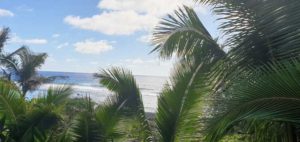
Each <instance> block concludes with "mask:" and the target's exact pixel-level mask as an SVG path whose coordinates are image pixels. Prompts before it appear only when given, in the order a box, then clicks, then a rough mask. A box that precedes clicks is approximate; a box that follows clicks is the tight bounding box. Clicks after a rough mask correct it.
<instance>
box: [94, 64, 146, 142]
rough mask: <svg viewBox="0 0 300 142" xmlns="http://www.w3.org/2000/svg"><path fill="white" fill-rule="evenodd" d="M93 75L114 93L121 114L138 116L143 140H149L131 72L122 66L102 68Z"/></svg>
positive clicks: (141, 105)
mask: <svg viewBox="0 0 300 142" xmlns="http://www.w3.org/2000/svg"><path fill="white" fill-rule="evenodd" d="M95 76H96V77H99V78H100V83H101V84H102V85H103V86H105V87H107V88H108V89H109V90H110V91H112V92H114V93H115V95H116V97H117V98H116V99H117V106H118V107H122V108H121V109H122V111H121V112H122V113H123V114H124V113H125V115H129V116H130V115H131V116H132V115H133V116H137V117H138V118H139V121H140V124H141V127H142V128H143V131H144V132H145V134H144V141H148V140H150V139H151V133H150V127H149V124H148V120H147V119H146V115H145V110H144V105H143V101H142V95H141V92H140V90H139V88H138V86H137V84H136V81H135V79H134V76H133V75H132V73H131V72H130V71H129V70H125V69H122V68H111V69H109V70H103V71H102V72H101V73H100V74H96V75H95ZM126 113H127V114H126Z"/></svg>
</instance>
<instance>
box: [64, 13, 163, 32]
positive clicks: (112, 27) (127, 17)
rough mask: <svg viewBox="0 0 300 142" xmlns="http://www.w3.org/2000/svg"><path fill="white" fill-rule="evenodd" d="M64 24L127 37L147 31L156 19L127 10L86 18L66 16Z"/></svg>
mask: <svg viewBox="0 0 300 142" xmlns="http://www.w3.org/2000/svg"><path fill="white" fill-rule="evenodd" d="M65 22H66V23H68V24H70V25H73V26H74V27H77V28H81V29H85V30H92V31H97V32H101V33H104V34H108V35H129V34H132V33H134V32H137V31H141V30H149V28H150V27H153V26H154V25H155V24H156V23H157V19H156V18H155V17H152V16H150V15H146V14H138V13H136V12H135V11H131V10H128V11H112V12H103V13H101V14H99V15H94V16H92V17H88V18H81V17H78V16H67V17H66V18H65Z"/></svg>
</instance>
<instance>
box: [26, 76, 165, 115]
mask: <svg viewBox="0 0 300 142" xmlns="http://www.w3.org/2000/svg"><path fill="white" fill-rule="evenodd" d="M39 74H40V75H42V76H45V77H50V76H65V77H67V78H64V79H56V80H55V81H54V82H52V83H50V84H44V85H42V86H41V87H39V89H38V90H37V91H36V92H33V93H31V94H30V95H29V97H36V96H38V95H39V94H41V92H43V91H45V90H47V88H49V87H50V86H60V85H71V86H72V87H73V89H74V92H75V94H73V95H72V97H85V96H90V97H91V98H92V100H93V101H95V102H97V103H101V102H103V101H105V99H106V98H107V97H108V96H109V95H112V93H111V92H110V91H109V90H107V89H106V88H105V87H103V86H101V85H100V84H99V79H98V78H95V77H94V76H93V74H92V73H71V72H49V71H40V72H39ZM135 79H136V81H137V84H138V86H139V88H140V90H141V93H142V98H143V102H144V107H145V111H146V112H155V111H156V108H157V96H158V94H159V92H160V91H161V90H162V87H163V85H164V84H165V83H166V81H167V77H159V76H142V75H136V76H135Z"/></svg>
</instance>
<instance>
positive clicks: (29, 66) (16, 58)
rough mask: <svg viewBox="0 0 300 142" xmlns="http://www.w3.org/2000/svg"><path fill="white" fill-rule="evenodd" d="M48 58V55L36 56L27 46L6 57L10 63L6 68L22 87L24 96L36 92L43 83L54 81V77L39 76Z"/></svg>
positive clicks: (40, 54)
mask: <svg viewBox="0 0 300 142" xmlns="http://www.w3.org/2000/svg"><path fill="white" fill-rule="evenodd" d="M46 58H47V54H46V53H39V54H35V53H33V52H31V51H30V50H29V49H28V48H27V47H25V46H23V47H21V48H19V49H18V50H16V51H15V52H13V53H11V54H9V55H8V56H6V59H8V60H9V61H10V63H7V64H6V67H7V68H8V69H9V70H10V72H11V73H12V75H13V77H15V80H16V81H17V82H18V83H19V85H20V86H21V90H22V92H23V95H24V96H25V95H26V93H27V91H30V90H35V89H36V88H37V87H38V86H39V85H41V84H42V83H45V82H49V81H52V80H53V79H54V78H53V77H50V78H45V77H42V76H39V75H38V72H37V69H38V68H40V67H41V66H42V65H43V64H44V62H45V60H46Z"/></svg>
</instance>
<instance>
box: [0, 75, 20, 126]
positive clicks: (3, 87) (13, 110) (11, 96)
mask: <svg viewBox="0 0 300 142" xmlns="http://www.w3.org/2000/svg"><path fill="white" fill-rule="evenodd" d="M24 113H25V101H24V100H23V99H22V95H21V93H20V91H19V90H18V88H17V87H16V86H15V85H14V84H13V83H11V82H8V81H3V80H1V81H0V115H1V116H2V117H3V115H5V117H6V118H7V119H8V121H11V122H16V121H17V119H18V117H19V116H20V115H22V114H24Z"/></svg>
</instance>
